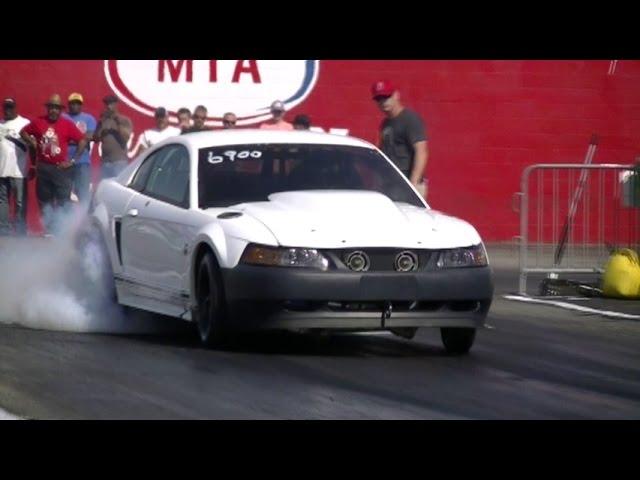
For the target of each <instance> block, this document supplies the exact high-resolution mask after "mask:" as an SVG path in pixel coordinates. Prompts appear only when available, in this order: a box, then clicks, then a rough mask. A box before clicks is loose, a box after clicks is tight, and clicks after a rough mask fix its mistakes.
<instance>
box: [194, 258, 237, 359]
mask: <svg viewBox="0 0 640 480" xmlns="http://www.w3.org/2000/svg"><path fill="white" fill-rule="evenodd" d="M196 303H197V305H198V308H197V310H196V311H195V315H194V318H195V320H196V325H197V328H198V334H199V335H200V340H201V341H202V343H203V344H205V345H207V346H220V345H223V344H224V343H225V342H226V341H227V340H228V339H229V334H228V331H227V329H226V327H225V317H226V315H225V313H226V312H225V305H224V296H223V291H222V278H221V276H220V271H219V269H218V265H217V262H216V261H215V258H214V257H213V254H212V253H210V252H207V253H205V254H204V256H203V257H202V260H201V261H200V264H199V265H198V270H197V276H196Z"/></svg>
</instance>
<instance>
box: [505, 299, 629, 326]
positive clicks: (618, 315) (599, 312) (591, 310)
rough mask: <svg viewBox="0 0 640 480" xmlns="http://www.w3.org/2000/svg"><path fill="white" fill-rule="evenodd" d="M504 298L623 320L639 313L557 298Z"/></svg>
mask: <svg viewBox="0 0 640 480" xmlns="http://www.w3.org/2000/svg"><path fill="white" fill-rule="evenodd" d="M502 298H504V299H506V300H514V301H517V302H526V303H537V304H540V305H549V306H553V307H560V308H564V309H565V310H575V311H577V312H582V313H591V314H595V315H602V316H603V317H608V318H623V319H625V320H640V315H632V314H630V313H620V312H613V311H611V310H598V309H596V308H590V307H583V306H582V305H574V304H573V303H567V302H560V301H557V300H542V299H540V298H531V297H524V296H521V295H503V296H502Z"/></svg>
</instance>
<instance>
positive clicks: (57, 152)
mask: <svg viewBox="0 0 640 480" xmlns="http://www.w3.org/2000/svg"><path fill="white" fill-rule="evenodd" d="M45 106H46V107H47V114H46V115H43V116H41V117H38V118H36V119H35V120H33V121H32V122H31V123H30V124H29V125H27V126H26V127H24V128H23V129H22V130H21V131H20V136H21V137H22V139H23V140H24V141H25V142H27V143H28V144H29V145H31V146H32V147H33V148H34V149H35V151H36V169H37V178H38V181H37V184H36V196H37V197H38V203H39V204H40V209H41V211H42V215H43V221H44V224H45V225H44V226H45V229H46V230H47V232H48V233H50V232H51V230H52V229H55V228H56V227H57V226H58V225H57V224H58V222H59V220H60V219H59V217H58V215H56V213H57V212H58V210H59V209H61V208H63V209H64V208H66V207H67V206H68V204H69V202H70V200H71V188H72V186H73V169H72V168H71V167H73V166H74V165H75V163H76V162H77V161H78V160H79V158H80V156H81V155H82V152H84V149H85V147H86V146H87V138H86V137H85V135H84V133H82V132H81V131H80V130H79V129H78V127H76V126H75V125H74V124H73V122H72V121H71V120H69V119H66V118H64V117H61V116H60V114H61V112H62V109H63V108H64V106H63V104H62V99H61V98H60V95H57V94H56V95H52V96H51V97H50V98H49V100H48V101H47V103H45ZM69 142H75V143H76V144H77V145H78V148H77V149H76V152H75V154H74V155H73V157H71V158H68V157H67V154H68V151H69Z"/></svg>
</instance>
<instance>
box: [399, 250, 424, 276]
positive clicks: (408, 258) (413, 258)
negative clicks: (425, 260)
mask: <svg viewBox="0 0 640 480" xmlns="http://www.w3.org/2000/svg"><path fill="white" fill-rule="evenodd" d="M393 266H394V268H395V269H396V271H397V272H413V271H414V270H416V269H417V268H418V257H417V255H416V254H415V253H413V252H409V251H405V252H400V253H399V254H398V255H396V260H395V262H394V265H393Z"/></svg>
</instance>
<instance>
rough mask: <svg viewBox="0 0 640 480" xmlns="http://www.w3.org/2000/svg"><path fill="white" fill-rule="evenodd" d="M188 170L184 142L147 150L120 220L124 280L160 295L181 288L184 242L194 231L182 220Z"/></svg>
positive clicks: (184, 282) (183, 284) (184, 268)
mask: <svg viewBox="0 0 640 480" xmlns="http://www.w3.org/2000/svg"><path fill="white" fill-rule="evenodd" d="M189 169H190V158H189V151H188V150H187V148H186V147H185V146H184V145H178V144H170V145H166V146H164V147H163V148H161V149H159V150H158V151H157V152H154V153H153V154H151V155H150V156H149V157H148V158H147V159H146V160H145V162H144V163H143V164H142V165H141V167H140V168H139V170H138V173H137V174H136V176H135V177H134V179H133V181H132V183H131V185H130V187H131V188H133V189H134V190H137V191H138V192H139V193H137V194H136V195H135V196H134V197H133V198H132V199H131V201H130V202H129V205H128V206H127V208H126V211H125V214H124V215H123V218H122V227H121V237H122V240H121V242H122V264H123V272H124V275H125V278H126V279H127V280H128V281H130V282H133V283H135V284H138V285H140V286H144V287H147V288H151V289H154V290H156V291H157V292H156V293H157V294H158V295H159V296H160V297H163V296H164V297H163V298H168V297H169V296H172V295H176V296H181V295H184V294H185V292H186V290H187V285H188V282H187V278H186V275H187V270H188V245H189V239H190V238H191V237H192V236H193V234H194V228H193V227H192V226H191V225H189V222H188V218H189V215H188V208H189V174H190V172H189Z"/></svg>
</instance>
